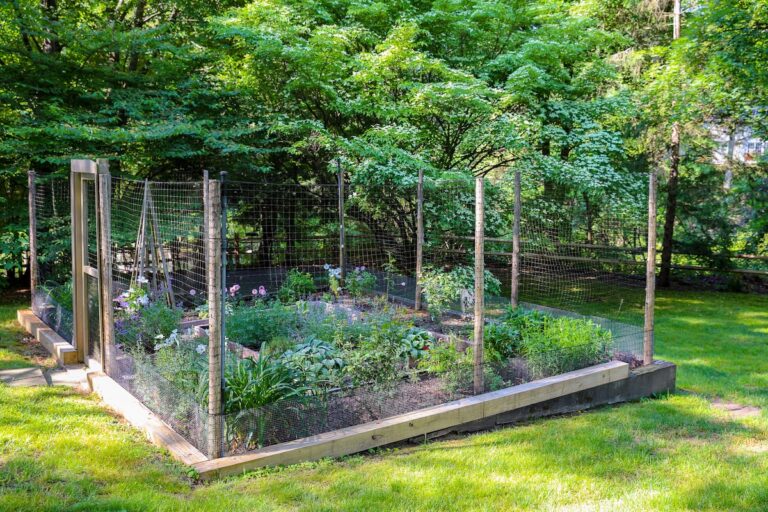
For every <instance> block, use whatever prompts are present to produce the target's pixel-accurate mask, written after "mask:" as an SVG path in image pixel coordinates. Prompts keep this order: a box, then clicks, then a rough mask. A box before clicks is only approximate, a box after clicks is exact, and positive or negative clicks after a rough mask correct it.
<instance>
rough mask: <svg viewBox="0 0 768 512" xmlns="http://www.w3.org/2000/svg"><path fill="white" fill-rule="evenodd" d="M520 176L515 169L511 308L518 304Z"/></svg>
mask: <svg viewBox="0 0 768 512" xmlns="http://www.w3.org/2000/svg"><path fill="white" fill-rule="evenodd" d="M520 181H521V176H520V171H519V170H517V171H515V220H514V225H513V231H512V276H511V277H512V279H511V283H510V290H511V293H510V299H511V300H510V302H511V304H512V307H513V308H516V307H517V306H519V305H520V215H521V212H522V204H521V193H520V188H521V183H520Z"/></svg>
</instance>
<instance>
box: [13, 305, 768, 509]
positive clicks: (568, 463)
mask: <svg viewBox="0 0 768 512" xmlns="http://www.w3.org/2000/svg"><path fill="white" fill-rule="evenodd" d="M658 306H659V309H658V321H657V333H658V334H657V339H658V355H659V357H662V358H667V359H670V360H673V361H675V362H677V363H678V364H679V369H678V385H679V387H680V388H681V389H683V390H685V392H684V393H680V394H676V395H672V396H666V397H661V398H658V399H654V400H645V401H642V402H639V403H634V404H627V405H621V406H616V407H610V408H602V409H599V410H596V411H592V412H588V413H583V414H577V415H573V416H568V417H561V418H554V419H548V420H541V421H536V422H533V423H531V424H528V425H525V426H521V427H516V428H509V429H502V430H498V431H495V432H489V433H483V434H478V435H473V436H469V437H464V438H459V439H454V440H451V441H441V442H434V443H430V444H427V445H423V446H414V447H409V448H404V449H399V450H391V451H386V452H379V453H377V454H374V455H367V456H356V457H350V458H346V459H344V460H341V461H322V462H319V463H313V464H304V465H299V466H294V467H291V468H285V469H276V470H265V471H260V472H256V473H252V474H250V475H245V476H242V477H238V478H232V479H228V480H225V481H222V482H216V483H213V484H206V485H200V484H198V485H195V484H193V483H192V481H191V480H189V479H188V477H187V476H186V472H185V470H184V468H182V467H180V466H179V465H177V464H175V463H173V462H171V461H170V459H169V458H168V457H166V456H164V455H163V454H162V453H161V452H160V451H159V450H157V449H155V448H153V447H151V446H149V445H148V444H147V443H146V442H145V441H144V440H143V439H142V438H141V436H140V435H139V434H138V433H137V432H136V431H134V430H133V429H131V428H129V427H127V426H125V425H123V424H122V423H121V422H120V421H118V420H117V419H116V418H114V417H113V416H111V415H109V414H108V413H107V412H105V411H104V410H103V409H102V408H100V407H99V406H98V404H97V403H96V401H95V400H94V399H93V398H92V397H87V396H82V395H78V394H76V393H74V392H72V391H70V390H67V389H63V388H47V389H25V390H18V389H8V388H4V387H0V510H3V511H4V510H19V511H23V510H35V511H37V510H87V511H92V510H148V511H154V510H179V511H181V510H184V511H187V510H210V511H221V510H226V511H227V512H235V511H241V510H243V511H245V510H247V511H251V510H349V511H361V510H386V511H389V510H402V511H405V510H462V511H463V510H525V509H527V510H617V511H618V510H621V511H625V510H713V511H714V510H755V511H757V510H766V509H767V508H768V416H767V415H766V410H768V396H766V388H768V386H767V385H766V384H767V382H766V379H767V378H768V374H767V373H766V372H768V363H766V361H767V360H768V298H766V297H754V296H748V295H739V294H708V293H697V294H688V293H683V292H671V293H662V294H661V296H660V298H659V301H658ZM6 316H8V315H7V314H6V309H5V307H3V308H0V347H3V350H9V351H10V352H11V353H12V352H13V339H14V338H16V337H17V336H18V330H16V329H15V328H13V327H11V326H10V324H9V323H7V322H6V321H5V319H6ZM7 347H11V348H10V349H8V348H7ZM715 397H720V398H723V399H726V400H733V401H735V402H738V403H742V404H749V405H755V406H759V407H762V408H763V411H762V413H761V414H760V415H758V416H756V417H747V418H736V417H731V416H729V415H728V414H727V413H725V412H723V411H721V410H718V409H716V408H714V407H712V405H711V402H710V399H712V398H715Z"/></svg>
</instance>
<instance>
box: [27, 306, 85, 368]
mask: <svg viewBox="0 0 768 512" xmlns="http://www.w3.org/2000/svg"><path fill="white" fill-rule="evenodd" d="M16 320H17V321H18V322H19V324H21V326H22V327H24V329H25V330H26V331H27V332H28V333H29V334H31V335H32V336H34V337H35V339H37V341H39V342H40V343H41V344H42V345H43V346H44V347H45V349H46V350H47V351H48V352H49V353H50V354H51V355H52V356H53V358H54V359H55V360H56V363H57V364H59V365H61V366H64V365H68V364H75V363H77V349H75V347H74V346H72V344H71V343H69V342H68V341H67V340H65V339H64V338H62V337H61V335H60V334H59V333H57V332H56V331H54V330H53V329H51V328H50V327H48V325H46V323H45V322H43V321H42V320H41V319H40V318H39V317H38V316H37V315H35V313H33V312H32V310H31V309H20V310H18V311H17V312H16Z"/></svg>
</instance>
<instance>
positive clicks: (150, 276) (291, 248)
mask: <svg viewBox="0 0 768 512" xmlns="http://www.w3.org/2000/svg"><path fill="white" fill-rule="evenodd" d="M52 183H53V182H52ZM55 183H57V185H49V184H41V185H40V186H39V187H38V191H37V196H38V197H39V199H36V204H37V206H38V217H39V219H40V220H39V221H38V225H39V226H41V227H39V228H38V229H39V230H40V232H41V235H42V233H43V231H45V230H48V231H50V233H51V235H50V236H51V240H50V241H46V240H44V239H43V237H42V236H41V237H40V239H41V241H40V245H41V246H47V247H48V249H47V250H48V252H47V253H45V255H40V263H41V272H40V275H41V282H43V280H45V282H48V281H50V282H54V281H55V282H57V283H59V284H60V285H62V286H65V285H66V281H67V279H68V277H69V273H70V272H71V260H67V257H68V254H69V252H68V249H67V250H64V249H63V245H62V244H63V241H64V240H66V244H67V246H68V244H69V241H68V238H66V236H68V235H69V231H68V223H69V222H70V220H69V217H68V215H69V205H68V203H67V205H66V208H64V210H63V212H64V215H59V214H57V213H56V212H54V209H59V210H61V208H62V207H63V202H64V201H67V200H68V188H66V187H68V185H66V184H65V183H63V182H61V183H60V182H55ZM523 183H524V185H523V190H522V198H523V199H522V203H521V216H520V219H519V223H520V226H521V229H520V253H519V255H520V261H521V266H520V275H519V277H518V282H519V297H518V299H519V303H520V305H521V307H518V308H512V307H510V301H511V300H510V299H511V298H510V294H511V290H512V280H513V279H514V278H515V276H513V275H512V271H511V265H512V263H511V262H512V257H513V253H514V244H513V239H514V237H515V233H514V229H513V226H514V225H515V213H514V212H515V207H514V206H515V205H514V197H515V194H514V190H512V189H511V188H510V187H511V185H510V183H509V182H508V181H505V180H503V179H502V180H497V181H494V180H488V183H487V185H486V194H485V263H486V268H487V272H486V277H485V295H486V296H485V304H486V314H487V317H488V320H487V323H486V325H485V326H484V327H485V330H484V346H485V359H486V362H485V366H484V368H483V375H484V376H485V378H484V389H485V390H491V389H499V388H503V387H507V386H512V385H516V384H520V383H523V382H528V381H530V380H533V379H537V378H542V377H546V376H550V375H556V374H559V373H562V372H566V371H570V370H575V369H579V368H583V367H586V366H590V365H593V364H596V363H600V362H604V361H607V360H610V359H621V360H624V361H627V362H629V363H631V364H632V365H637V364H638V362H639V359H638V358H639V356H640V354H641V353H642V335H643V332H642V327H640V325H641V324H642V315H641V314H638V305H639V304H642V300H643V287H644V284H645V282H644V277H643V269H644V254H643V250H642V247H643V246H644V244H645V240H646V234H645V227H644V226H645V218H644V217H643V216H642V215H637V213H632V212H624V211H620V210H617V209H611V208H608V207H605V206H601V207H597V206H595V205H594V204H592V203H590V202H589V198H586V197H582V196H578V195H569V194H563V193H561V192H558V191H557V190H554V191H553V190H552V189H551V187H549V186H548V185H547V184H542V183H539V182H537V181H534V180H532V179H530V180H528V181H524V182H523ZM474 186H475V182H474V179H473V178H471V177H452V178H449V179H445V178H443V179H432V178H426V179H425V180H424V201H423V212H424V216H423V225H424V235H425V236H424V246H423V255H424V256H423V264H424V271H423V273H422V275H421V278H420V279H419V281H418V283H419V284H420V286H421V287H422V290H423V298H424V304H425V306H426V308H425V310H419V311H417V310H415V308H414V303H415V299H416V289H417V287H416V285H417V275H416V268H417V261H416V255H417V252H418V251H417V244H418V223H419V219H418V217H417V211H418V199H417V185H416V183H415V182H414V183H408V184H405V185H403V184H399V185H396V184H392V186H391V187H389V186H383V187H382V186H378V187H368V186H367V185H366V184H365V183H357V182H355V180H354V178H351V179H350V178H346V179H344V180H342V181H341V184H340V183H332V184H318V183H314V182H306V183H279V184H275V183H266V182H239V181H225V182H224V183H223V186H222V188H221V199H222V203H223V205H224V208H223V210H224V211H223V215H222V219H223V221H224V222H223V224H224V226H225V228H224V230H223V232H222V233H221V234H215V235H213V239H214V241H215V242H216V244H220V245H221V247H222V252H223V254H224V258H223V260H224V265H223V268H222V269H221V270H223V274H224V276H225V277H224V279H223V281H222V286H221V289H220V290H214V291H213V293H216V294H221V296H222V297H223V299H224V300H223V303H224V306H223V331H224V340H223V348H224V351H223V352H224V357H223V363H221V389H222V394H223V398H222V407H221V409H222V414H221V415H220V416H210V415H209V414H208V410H209V403H208V401H209V396H208V394H209V390H210V386H209V384H210V380H211V378H212V377H211V376H209V370H210V366H209V352H210V348H211V346H210V344H211V341H210V340H209V325H208V324H209V316H210V314H211V311H209V309H208V308H209V306H208V305H209V299H211V297H209V296H208V294H209V293H211V290H209V287H208V280H209V278H210V277H211V276H210V275H209V274H208V272H209V270H208V263H209V261H211V257H212V255H211V254H208V251H209V250H210V247H209V245H208V242H209V241H210V240H209V239H210V238H211V234H210V233H209V232H208V231H207V220H208V216H209V215H211V210H210V208H209V207H207V206H206V205H207V203H206V190H205V182H203V181H195V182H178V183H167V182H166V183H157V182H149V181H141V180H131V179H126V178H112V182H111V194H112V196H111V198H110V204H111V208H110V210H111V224H110V225H111V232H110V233H109V239H110V248H111V255H112V261H111V275H112V283H113V289H112V303H111V304H109V305H102V307H111V308H113V316H114V338H115V339H114V343H115V350H113V351H112V352H111V354H112V359H111V360H110V361H107V364H106V365H105V366H106V368H107V371H108V373H109V374H110V376H111V377H112V378H113V379H115V380H116V381H117V382H118V383H120V384H121V385H122V386H123V387H125V388H126V389H127V390H128V391H129V392H131V393H132V394H133V395H134V396H136V397H137V398H138V399H139V400H141V401H142V402H143V403H144V404H146V405H147V406H148V407H149V408H150V409H151V410H153V411H154V412H155V413H157V414H158V415H159V416H160V417H161V418H162V419H163V420H165V421H166V422H167V423H168V424H169V425H171V426H172V427H173V428H174V429H175V430H176V431H177V432H179V433H181V434H182V435H184V436H185V438H187V439H188V440H189V441H190V442H191V443H192V444H193V445H195V446H196V447H197V448H199V449H200V450H201V451H204V452H207V453H212V452H211V450H212V448H211V445H210V443H209V441H210V439H209V438H210V433H211V432H212V431H213V430H212V426H213V425H218V424H221V425H222V426H223V436H222V439H221V446H220V450H218V449H216V450H214V451H215V452H216V453H219V452H221V453H224V454H234V453H241V452H242V451H245V450H249V449H253V448H257V447H261V446H267V445H270V444H275V443H280V442H285V441H289V440H292V439H298V438H301V437H305V436H308V435H314V434H319V433H322V432H327V431H329V430H335V429H338V428H342V427H347V426H353V425H356V424H359V423H362V422H366V421H371V420H376V419H382V418H385V417H388V416H392V415H396V414H401V413H405V412H411V411H414V410H417V409H420V408H424V407H429V406H433V405H438V404H441V403H444V402H445V401H448V400H452V399H456V398H461V397H464V396H468V395H470V394H472V393H473V389H472V384H473V382H472V379H473V368H474V366H473V359H472V352H473V347H474V340H473V329H472V327H473V322H474V318H473V313H472V312H473V308H472V305H473V303H474V300H475V298H474V269H473V267H472V265H473V262H474V259H475V254H474V246H475V240H474V237H475V216H474V207H475V205H474V203H475V189H474ZM88 213H89V214H90V212H88ZM91 224H93V225H94V226H96V225H97V223H96V222H92V223H91V222H89V223H88V225H89V227H90V225H91ZM43 226H44V227H43ZM57 230H58V231H57ZM46 232H47V231H46ZM57 233H58V234H57ZM88 238H89V240H90V239H93V240H95V239H96V237H95V236H93V237H91V236H89V237H88ZM56 244H59V245H56ZM216 244H214V247H216ZM57 247H59V249H57ZM88 249H89V250H88V251H87V255H86V257H87V259H88V261H89V262H91V263H92V264H97V263H98V260H99V258H98V252H97V249H98V247H94V249H93V251H94V253H93V254H91V252H92V251H91V248H90V245H89V247H88ZM43 264H45V265H48V266H47V267H43ZM67 265H69V268H66V269H65V267H67ZM218 271H219V270H216V272H218ZM42 276H45V277H42ZM56 280H58V281H56ZM40 288H41V292H43V290H45V287H40ZM43 293H46V294H45V295H44V298H45V300H43V301H41V302H40V303H39V304H38V305H37V306H36V311H38V312H40V314H41V317H43V318H44V319H45V320H46V322H50V323H53V324H56V325H58V326H59V329H61V330H62V332H65V331H66V316H65V315H64V311H63V310H64V308H63V307H62V308H61V311H58V310H56V307H55V306H56V304H59V305H60V302H65V301H64V300H63V299H62V300H61V301H60V302H54V299H55V297H53V294H51V293H47V292H43ZM57 300H58V299H57ZM70 304H71V303H70ZM45 308H47V309H45ZM69 308H70V309H69V315H70V316H69V318H70V320H69V323H70V326H69V329H70V334H69V339H71V305H70V307H69ZM44 315H47V316H44ZM91 325H98V322H91ZM211 371H212V370H211Z"/></svg>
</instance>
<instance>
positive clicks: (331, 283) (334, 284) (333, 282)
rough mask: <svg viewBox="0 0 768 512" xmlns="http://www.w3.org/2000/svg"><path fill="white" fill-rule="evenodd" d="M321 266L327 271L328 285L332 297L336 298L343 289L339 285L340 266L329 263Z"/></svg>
mask: <svg viewBox="0 0 768 512" xmlns="http://www.w3.org/2000/svg"><path fill="white" fill-rule="evenodd" d="M323 268H324V269H325V271H326V272H327V273H328V287H329V288H330V289H331V293H332V294H333V295H334V297H336V298H338V296H339V295H341V292H342V290H343V288H342V286H341V267H334V266H332V265H331V264H330V263H326V264H325V265H323Z"/></svg>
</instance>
